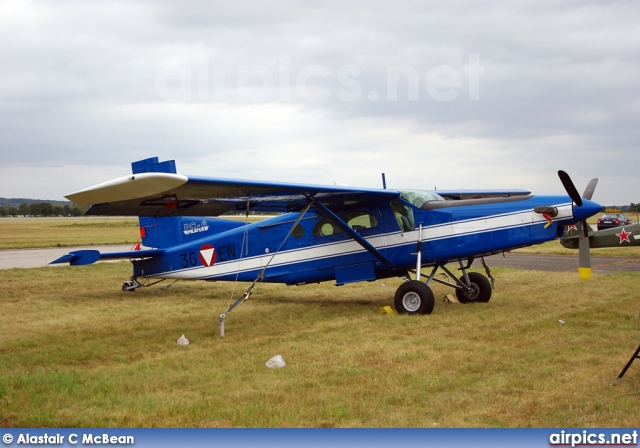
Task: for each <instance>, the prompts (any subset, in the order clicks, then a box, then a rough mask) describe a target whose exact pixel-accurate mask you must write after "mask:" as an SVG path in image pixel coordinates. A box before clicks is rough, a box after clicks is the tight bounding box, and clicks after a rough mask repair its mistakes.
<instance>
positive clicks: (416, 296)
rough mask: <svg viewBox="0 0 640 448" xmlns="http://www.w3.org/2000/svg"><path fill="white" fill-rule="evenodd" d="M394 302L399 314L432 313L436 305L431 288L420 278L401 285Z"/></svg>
mask: <svg viewBox="0 0 640 448" xmlns="http://www.w3.org/2000/svg"><path fill="white" fill-rule="evenodd" d="M393 303H394V305H395V307H396V311H397V312H398V314H431V312H432V311H433V307H434V306H435V300H434V298H433V292H432V291H431V288H429V287H428V286H427V285H426V284H424V283H422V282H421V281H418V280H409V281H408V282H405V283H403V284H402V285H400V287H399V288H398V290H397V291H396V295H395V297H394V299H393Z"/></svg>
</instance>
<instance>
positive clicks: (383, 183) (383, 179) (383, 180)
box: [382, 173, 387, 190]
mask: <svg viewBox="0 0 640 448" xmlns="http://www.w3.org/2000/svg"><path fill="white" fill-rule="evenodd" d="M382 189H383V190H386V189H387V179H386V178H385V177H384V173H382Z"/></svg>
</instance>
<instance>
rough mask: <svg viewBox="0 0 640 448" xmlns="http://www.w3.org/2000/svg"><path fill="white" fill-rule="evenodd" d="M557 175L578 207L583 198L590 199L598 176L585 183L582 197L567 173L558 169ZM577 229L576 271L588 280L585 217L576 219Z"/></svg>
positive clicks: (587, 240) (589, 259)
mask: <svg viewBox="0 0 640 448" xmlns="http://www.w3.org/2000/svg"><path fill="white" fill-rule="evenodd" d="M558 177H560V181H561V182H562V185H563V186H564V189H565V190H566V191H567V194H568V195H569V197H570V198H571V200H572V201H573V202H574V204H576V205H577V206H578V207H581V206H582V204H583V201H582V200H583V199H586V200H587V201H590V200H591V197H592V196H593V192H594V191H595V189H596V185H598V178H595V179H591V181H590V182H589V183H588V184H587V188H586V189H585V190H584V193H583V194H582V197H580V194H579V193H578V190H576V187H575V185H573V181H572V180H571V178H570V177H569V175H568V174H567V173H565V172H564V171H562V170H560V171H558ZM577 229H578V233H579V234H580V239H579V240H578V272H579V273H580V278H582V279H585V280H588V279H589V278H591V253H590V250H589V249H590V248H589V227H588V224H587V221H586V219H585V220H583V221H578V224H577Z"/></svg>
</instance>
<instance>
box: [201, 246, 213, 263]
mask: <svg viewBox="0 0 640 448" xmlns="http://www.w3.org/2000/svg"><path fill="white" fill-rule="evenodd" d="M199 256H200V263H202V265H203V266H205V267H209V266H213V265H214V264H215V262H216V249H215V247H213V246H212V245H211V244H205V245H204V246H202V247H201V248H200V254H199Z"/></svg>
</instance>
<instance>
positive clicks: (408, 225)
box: [391, 200, 416, 232]
mask: <svg viewBox="0 0 640 448" xmlns="http://www.w3.org/2000/svg"><path fill="white" fill-rule="evenodd" d="M391 209H392V210H393V215H394V216H395V217H396V221H397V222H398V226H399V227H400V230H402V231H403V232H409V231H411V230H415V229H416V224H415V220H414V218H413V210H411V207H407V206H406V205H405V204H403V203H402V202H400V201H398V200H394V201H391Z"/></svg>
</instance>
